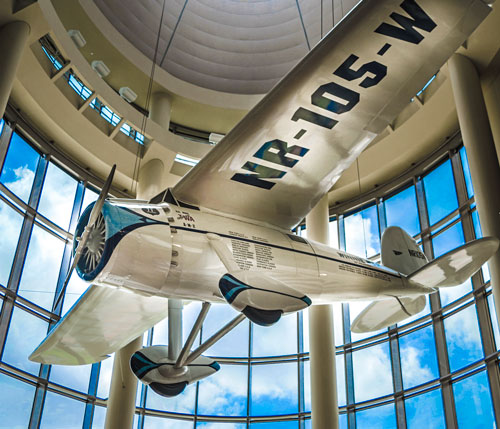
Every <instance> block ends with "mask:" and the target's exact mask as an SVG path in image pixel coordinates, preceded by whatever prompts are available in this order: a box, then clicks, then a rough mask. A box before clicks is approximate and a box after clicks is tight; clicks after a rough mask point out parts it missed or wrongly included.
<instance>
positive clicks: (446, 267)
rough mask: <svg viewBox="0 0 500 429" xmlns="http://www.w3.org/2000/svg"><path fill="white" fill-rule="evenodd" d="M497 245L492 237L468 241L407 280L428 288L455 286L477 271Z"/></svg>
mask: <svg viewBox="0 0 500 429" xmlns="http://www.w3.org/2000/svg"><path fill="white" fill-rule="evenodd" d="M498 245H499V241H498V239H496V238H494V237H485V238H481V239H479V240H474V241H470V242H469V243H466V244H464V245H463V246H460V247H458V248H456V249H455V250H452V251H451V252H448V253H446V254H445V255H443V256H441V257H439V258H437V259H434V260H433V261H432V262H430V263H428V264H427V265H425V266H423V267H422V268H420V269H419V270H417V271H415V272H414V273H412V274H410V275H409V276H408V280H409V281H410V284H411V283H417V284H419V285H421V286H426V287H429V288H440V287H450V286H457V285H459V284H462V283H463V282H465V281H466V280H467V279H468V278H469V277H471V276H473V275H474V274H475V273H476V272H477V271H479V269H480V268H481V267H482V265H483V264H484V263H486V262H487V261H488V259H490V258H491V257H492V256H493V254H494V253H495V252H496V251H497V250H498Z"/></svg>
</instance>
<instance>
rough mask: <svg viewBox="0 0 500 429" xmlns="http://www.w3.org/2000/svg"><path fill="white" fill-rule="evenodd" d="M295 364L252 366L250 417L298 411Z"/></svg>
mask: <svg viewBox="0 0 500 429" xmlns="http://www.w3.org/2000/svg"><path fill="white" fill-rule="evenodd" d="M297 378H298V373H297V363H296V362H291V363H279V364H269V365H253V366H252V398H251V405H250V406H251V409H250V413H251V415H252V416H268V415H274V414H293V413H297V412H298V409H299V404H298V398H297V389H298V382H297Z"/></svg>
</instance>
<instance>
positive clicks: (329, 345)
mask: <svg viewBox="0 0 500 429" xmlns="http://www.w3.org/2000/svg"><path fill="white" fill-rule="evenodd" d="M306 228H307V238H308V239H311V240H314V241H318V242H320V243H325V244H328V195H325V196H324V197H323V198H322V199H321V200H320V202H319V203H318V204H317V205H316V207H314V208H313V209H312V210H311V212H310V213H309V214H308V215H307V217H306ZM309 357H310V361H311V365H310V371H311V408H312V428H313V429H338V427H339V409H338V399H337V379H336V371H335V339H334V331H333V308H332V306H331V305H314V306H311V307H309Z"/></svg>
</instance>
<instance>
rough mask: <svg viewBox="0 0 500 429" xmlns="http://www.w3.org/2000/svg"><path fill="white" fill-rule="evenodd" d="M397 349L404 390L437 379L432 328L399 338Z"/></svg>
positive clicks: (437, 372)
mask: <svg viewBox="0 0 500 429" xmlns="http://www.w3.org/2000/svg"><path fill="white" fill-rule="evenodd" d="M399 348H400V353H401V369H402V372H403V386H404V388H405V389H409V388H411V387H414V386H417V385H419V384H423V383H426V382H428V381H430V380H433V379H435V378H438V377H439V370H438V364H437V356H436V343H435V341H434V330H433V328H432V326H428V327H426V328H422V329H419V330H418V331H416V332H412V333H411V334H408V335H403V336H401V337H400V338H399Z"/></svg>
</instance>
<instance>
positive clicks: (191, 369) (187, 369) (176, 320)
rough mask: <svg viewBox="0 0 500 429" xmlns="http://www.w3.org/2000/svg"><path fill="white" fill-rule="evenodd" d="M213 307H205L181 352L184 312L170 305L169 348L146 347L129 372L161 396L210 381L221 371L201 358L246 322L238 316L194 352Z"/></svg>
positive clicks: (137, 355)
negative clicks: (204, 379)
mask: <svg viewBox="0 0 500 429" xmlns="http://www.w3.org/2000/svg"><path fill="white" fill-rule="evenodd" d="M210 306H211V304H209V303H208V302H204V303H203V306H202V308H201V311H200V314H199V315H198V318H197V319H196V322H195V323H194V325H193V328H192V329H191V332H190V333H189V335H188V338H187V340H186V343H185V344H184V346H183V347H182V349H181V350H180V352H179V351H178V345H180V344H181V341H180V339H182V322H181V320H182V318H181V317H179V313H178V312H176V311H177V310H179V311H182V310H180V308H181V307H180V306H179V305H178V302H172V304H171V303H170V302H169V316H168V317H169V320H168V322H169V346H152V347H146V348H143V349H141V350H139V351H138V352H135V353H134V354H133V355H132V357H131V359H130V368H131V369H132V371H133V373H134V374H135V375H136V377H137V378H138V379H139V380H141V381H142V382H143V383H144V384H147V385H149V386H150V387H151V388H152V389H153V390H154V391H155V392H156V393H158V394H159V395H162V396H166V397H172V396H177V395H179V394H181V393H182V392H183V391H184V389H185V388H186V386H187V385H188V384H191V383H194V382H196V381H198V380H201V379H203V378H205V377H208V376H209V375H212V374H214V373H215V372H217V371H218V370H219V369H220V365H219V364H218V363H217V362H215V361H214V360H213V359H210V358H208V357H206V356H202V353H203V352H205V351H206V350H208V349H209V348H210V347H211V346H212V345H214V344H215V343H216V342H217V341H219V340H220V339H221V338H222V337H223V336H224V335H226V334H227V333H228V332H230V331H231V330H232V329H234V328H235V327H236V326H238V324H239V323H241V322H242V321H243V319H245V315H244V314H239V315H238V316H236V317H235V318H234V319H233V320H232V321H230V322H229V323H228V324H227V325H225V326H224V327H223V328H222V329H220V330H219V331H218V332H217V333H215V334H214V335H212V336H211V337H210V338H209V339H208V340H207V341H205V342H204V343H203V344H201V345H200V346H199V347H197V348H196V349H195V350H193V351H191V347H192V346H193V343H194V340H195V338H196V336H197V335H198V333H199V332H200V329H201V326H202V324H203V322H204V320H205V318H206V316H207V313H208V310H209V309H210ZM176 348H177V350H176Z"/></svg>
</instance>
